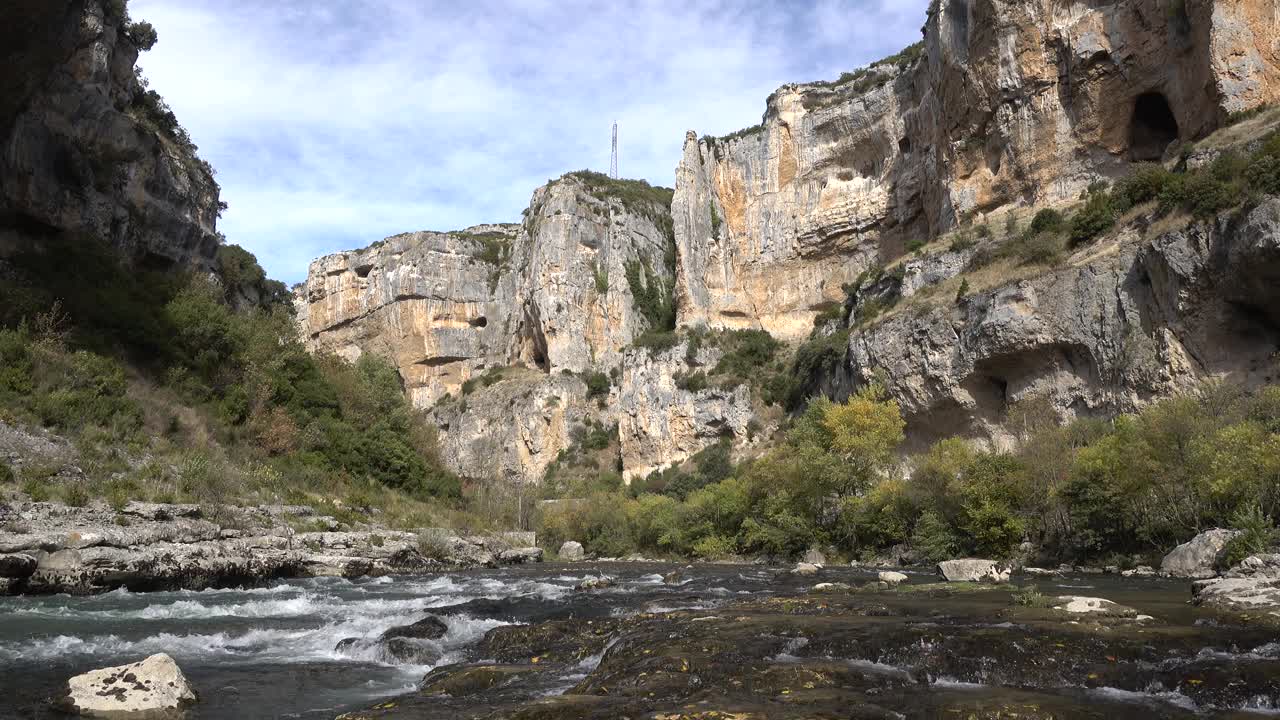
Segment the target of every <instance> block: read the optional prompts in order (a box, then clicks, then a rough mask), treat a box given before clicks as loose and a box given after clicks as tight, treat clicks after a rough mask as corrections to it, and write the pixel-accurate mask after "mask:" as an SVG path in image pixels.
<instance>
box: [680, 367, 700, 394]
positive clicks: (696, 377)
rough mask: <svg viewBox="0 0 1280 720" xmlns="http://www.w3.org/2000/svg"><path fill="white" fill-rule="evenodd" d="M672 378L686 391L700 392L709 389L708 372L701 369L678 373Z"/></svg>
mask: <svg viewBox="0 0 1280 720" xmlns="http://www.w3.org/2000/svg"><path fill="white" fill-rule="evenodd" d="M672 379H673V380H674V381H675V384H676V387H678V388H680V389H681V390H684V391H686V392H698V391H700V390H706V389H707V374H706V373H705V372H703V371H701V370H698V371H697V372H692V373H682V372H678V373H676V374H675V375H674V376H673V377H672Z"/></svg>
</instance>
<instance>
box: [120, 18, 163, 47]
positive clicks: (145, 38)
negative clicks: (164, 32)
mask: <svg viewBox="0 0 1280 720" xmlns="http://www.w3.org/2000/svg"><path fill="white" fill-rule="evenodd" d="M125 35H126V36H127V37H128V38H129V40H130V41H131V42H133V44H134V45H136V46H137V48H138V49H139V50H141V51H142V52H146V51H148V50H150V49H152V48H154V47H155V46H156V42H158V41H159V40H160V35H159V34H158V33H157V32H156V29H155V27H154V26H152V24H151V23H149V22H146V21H140V22H135V23H129V25H128V27H126V28H125Z"/></svg>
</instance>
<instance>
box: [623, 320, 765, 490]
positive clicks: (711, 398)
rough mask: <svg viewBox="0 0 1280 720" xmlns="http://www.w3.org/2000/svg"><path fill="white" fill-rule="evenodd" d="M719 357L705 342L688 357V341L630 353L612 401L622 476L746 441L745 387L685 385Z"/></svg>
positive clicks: (748, 416)
mask: <svg viewBox="0 0 1280 720" xmlns="http://www.w3.org/2000/svg"><path fill="white" fill-rule="evenodd" d="M720 355H721V352H720V350H718V349H716V348H714V347H710V346H708V345H706V344H700V345H699V346H698V347H697V348H696V351H695V352H694V353H693V354H692V355H690V352H689V341H688V340H687V339H686V340H684V341H682V342H680V343H678V344H676V345H675V346H674V347H671V348H669V349H666V350H660V351H657V352H654V351H653V350H651V349H650V348H634V349H632V350H629V351H628V352H627V355H626V359H625V361H624V362H623V366H622V377H621V381H620V383H619V389H618V391H617V393H616V395H615V397H614V400H615V403H616V407H617V418H618V439H619V441H620V443H621V446H622V468H623V477H624V478H626V479H628V480H630V479H632V478H635V477H644V476H645V475H648V474H649V473H651V472H653V471H655V470H662V469H664V468H667V467H670V466H671V465H674V464H677V463H680V462H682V461H684V460H685V459H687V458H689V457H692V456H693V455H694V454H695V453H697V452H698V451H699V450H702V449H703V448H706V447H708V446H710V445H712V444H714V443H716V442H718V441H719V440H720V439H721V438H725V437H728V438H734V439H736V440H740V441H742V442H745V441H746V440H747V436H748V434H749V429H748V426H749V425H750V423H751V420H752V406H751V391H750V389H749V388H748V387H747V386H746V385H737V386H735V387H728V388H725V387H714V386H710V387H704V388H701V389H692V388H690V387H689V386H688V385H687V384H684V387H682V384H683V383H682V382H681V379H682V377H683V378H687V377H688V376H689V375H691V374H693V373H696V372H697V371H698V369H699V368H703V369H706V368H712V367H714V366H715V364H716V362H717V361H718V360H719V359H720Z"/></svg>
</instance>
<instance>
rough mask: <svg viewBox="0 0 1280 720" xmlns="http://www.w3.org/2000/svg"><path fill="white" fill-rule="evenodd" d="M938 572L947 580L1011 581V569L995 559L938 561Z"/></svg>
mask: <svg viewBox="0 0 1280 720" xmlns="http://www.w3.org/2000/svg"><path fill="white" fill-rule="evenodd" d="M938 574H939V575H941V576H942V579H944V580H946V581H947V582H990V583H1002V582H1008V581H1009V569H1008V568H1007V567H1004V566H1002V565H1001V564H1000V563H998V562H996V561H995V560H982V559H978V558H965V559H962V560H944V561H942V562H940V563H938Z"/></svg>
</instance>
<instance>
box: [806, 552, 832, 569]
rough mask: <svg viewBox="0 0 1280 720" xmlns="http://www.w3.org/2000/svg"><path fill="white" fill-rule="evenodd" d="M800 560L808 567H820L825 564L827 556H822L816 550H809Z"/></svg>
mask: <svg viewBox="0 0 1280 720" xmlns="http://www.w3.org/2000/svg"><path fill="white" fill-rule="evenodd" d="M801 559H802V560H803V561H804V562H807V563H809V564H810V565H817V566H818V567H822V566H823V565H826V564H827V556H826V555H823V554H822V551H821V550H819V549H818V548H809V549H808V550H806V551H805V553H804V557H803V558H801Z"/></svg>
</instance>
